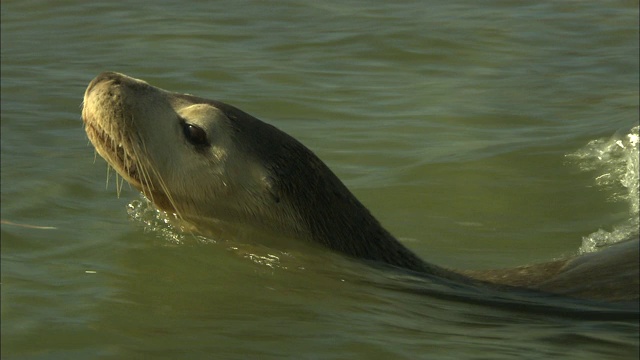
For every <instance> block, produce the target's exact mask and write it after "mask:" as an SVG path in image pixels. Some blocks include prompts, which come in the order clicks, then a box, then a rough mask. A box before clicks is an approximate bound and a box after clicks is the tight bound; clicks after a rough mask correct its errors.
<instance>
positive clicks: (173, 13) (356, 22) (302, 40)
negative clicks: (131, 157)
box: [1, 0, 639, 359]
mask: <svg viewBox="0 0 640 360" xmlns="http://www.w3.org/2000/svg"><path fill="white" fill-rule="evenodd" d="M1 13H2V19H1V20H2V21H1V26H2V28H1V36H2V39H1V40H2V74H1V75H2V82H1V85H2V107H1V120H2V122H1V126H2V128H1V131H2V162H1V163H2V172H1V176H2V203H1V204H2V220H3V224H2V242H1V244H2V356H3V357H7V358H14V359H15V358H24V359H40V358H42V359H45V358H46V359H88V358H114V359H127V358H130V359H137V358H144V357H154V358H189V359H196V358H207V359H209V358H229V359H233V358H238V359H245V358H261V359H268V358H294V359H299V358H362V359H376V358H379V359H390V358H406V359H416V358H429V359H432V358H441V359H447V358H451V359H464V358H491V359H502V358H536V359H537V358H543V357H544V358H584V359H603V358H608V359H612V358H637V355H638V351H639V341H638V332H639V326H638V319H637V315H636V316H635V317H633V316H630V317H629V318H628V319H627V318H624V317H622V318H621V317H613V316H612V317H611V318H607V317H589V316H584V317H583V318H581V317H580V316H563V314H562V313H558V312H557V311H549V312H548V313H545V312H544V311H526V310H515V309H509V308H504V307H499V306H488V305H482V304H473V303H469V302H465V301H457V300H454V299H447V298H443V297H438V296H431V295H428V294H420V293H416V292H411V291H403V290H402V289H403V286H404V285H406V284H405V282H406V281H407V280H406V279H401V278H397V277H396V275H395V274H390V273H388V272H384V271H380V269H375V268H371V267H369V266H367V265H365V264H361V263H358V262H357V261H353V260H350V259H345V258H343V257H341V256H338V255H335V254H331V253H328V252H326V251H324V250H322V249H319V248H317V247H313V246H310V245H304V244H291V248H284V249H283V248H277V249H275V248H270V247H267V246H263V245H261V244H255V243H239V242H234V241H233V239H203V238H194V237H193V236H191V235H185V234H181V233H179V232H176V230H175V229H172V228H170V227H169V226H167V225H166V224H164V223H163V222H162V218H161V217H159V216H158V215H157V214H156V213H155V212H154V211H153V210H151V209H148V208H147V207H145V205H144V203H143V202H140V201H142V200H140V198H139V195H138V194H137V193H136V191H135V190H132V189H130V188H129V187H128V186H126V185H125V186H124V187H123V191H122V192H121V194H120V197H117V196H116V190H115V185H114V179H113V178H111V181H110V182H109V185H108V186H107V188H106V189H105V179H106V170H105V169H106V166H105V164H104V161H103V160H102V159H100V158H97V159H96V158H95V155H94V152H93V149H92V147H91V146H90V145H89V144H88V140H87V138H86V136H85V134H84V132H83V129H82V123H81V120H80V104H81V101H82V95H83V92H84V89H85V87H86V86H87V84H88V83H89V81H90V80H91V79H92V78H93V77H94V76H96V75H97V74H98V73H100V72H102V71H105V70H113V71H119V72H123V73H126V74H129V75H132V76H135V77H138V78H142V79H145V80H147V81H148V82H150V83H152V84H154V85H157V86H160V87H163V88H167V89H170V90H172V91H179V92H188V93H192V94H196V95H199V96H203V97H209V98H214V99H218V100H222V101H225V102H228V103H231V104H233V105H235V106H237V107H239V108H241V109H243V110H245V111H247V112H249V113H251V114H253V115H255V116H257V117H259V118H261V119H263V120H265V121H267V122H269V123H271V124H274V125H275V126H277V127H279V128H280V129H282V130H284V131H286V132H288V133H289V134H291V135H293V136H295V137H296V138H298V139H299V140H300V141H302V142H303V143H304V144H306V145H307V146H308V147H310V148H311V149H312V150H313V151H314V152H316V153H317V154H318V156H320V158H322V159H323V160H324V161H325V162H326V163H327V164H328V165H329V166H330V167H331V168H332V169H333V170H334V171H335V172H336V174H337V175H338V176H339V177H340V178H341V179H342V180H343V181H344V182H345V184H346V185H347V186H348V187H349V188H350V189H351V190H352V191H353V192H354V193H355V194H356V196H357V197H358V198H359V199H360V200H361V201H362V202H363V203H364V204H365V205H366V206H367V207H368V208H369V209H370V210H371V211H372V213H374V214H375V215H376V217H377V218H378V219H379V220H380V221H381V222H382V223H383V224H384V226H385V227H386V228H388V229H389V230H390V231H391V232H392V233H393V234H395V235H396V236H397V237H399V238H400V239H401V241H403V242H404V243H405V244H406V245H407V246H408V247H409V248H411V249H412V250H414V251H415V252H416V253H417V254H419V255H420V256H421V257H422V258H424V259H426V260H428V261H430V262H434V263H437V264H440V265H444V266H449V267H453V268H467V269H478V268H495V267H507V266H516V265H521V264H525V263H532V262H538V261H548V260H550V259H554V258H558V257H561V256H565V255H572V254H576V253H578V252H580V251H582V252H584V251H598V247H601V246H603V245H606V244H608V243H613V242H617V241H620V240H622V239H624V238H629V237H636V238H637V236H638V233H637V228H638V224H637V217H638V193H637V191H638V165H637V164H638V158H637V151H638V149H637V146H638V145H637V144H638V142H637V141H638V140H637V136H638V130H637V126H638V109H639V104H638V98H639V94H638V87H639V80H638V67H639V61H638V51H639V49H638V5H637V3H632V2H628V1H607V2H582V1H555V0H554V1H538V2H535V3H529V2H524V3H523V2H517V1H485V2H482V3H478V2H475V1H430V2H429V3H425V2H422V1H402V2H395V3H393V4H391V3H389V2H385V1H368V2H364V1H323V2H315V1H299V0H291V1H278V2H260V1H253V0H247V1H218V2H215V3H210V2H205V1H196V2H192V3H189V4H188V5H185V3H184V2H178V1H155V2H153V3H147V4H145V5H143V6H136V5H134V4H131V3H130V2H127V1H110V2H104V3H95V2H89V3H87V2H79V1H64V2H59V3H58V4H56V3H54V2H48V1H3V2H2V10H1ZM634 127H635V129H634ZM634 136H635V137H634ZM16 224H20V225H16ZM398 284H404V285H403V286H399V285H398ZM405 290H406V288H405ZM432 290H433V289H432ZM436 290H437V289H436ZM575 306H576V307H577V308H578V310H577V311H578V313H580V312H579V305H577V304H576V305H575ZM570 308H571V304H569V305H568V307H567V311H568V312H571V311H570ZM636 314H637V313H636Z"/></svg>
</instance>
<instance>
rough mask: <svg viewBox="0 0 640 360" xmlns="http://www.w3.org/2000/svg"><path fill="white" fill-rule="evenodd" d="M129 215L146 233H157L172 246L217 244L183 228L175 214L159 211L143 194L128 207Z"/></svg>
mask: <svg viewBox="0 0 640 360" xmlns="http://www.w3.org/2000/svg"><path fill="white" fill-rule="evenodd" d="M127 213H128V214H129V217H130V218H131V219H132V220H134V221H135V222H138V223H140V224H142V227H143V229H144V231H145V232H150V233H155V234H157V236H158V237H159V238H160V239H163V240H166V241H168V242H169V243H172V244H176V245H178V244H183V243H185V242H188V241H189V240H192V239H195V240H196V241H197V242H201V243H209V242H215V241H214V240H212V239H208V238H206V237H203V236H199V235H194V234H192V233H191V232H190V231H188V230H186V229H184V228H182V227H181V226H180V225H179V224H180V222H179V221H178V219H177V217H176V215H175V214H168V213H166V212H164V211H162V210H158V209H157V208H156V207H155V206H154V205H153V203H151V201H149V199H147V198H146V197H145V196H144V195H143V194H142V193H141V194H140V198H139V200H133V201H131V202H130V203H129V205H127ZM172 217H173V218H172Z"/></svg>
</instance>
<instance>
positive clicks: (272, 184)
mask: <svg viewBox="0 0 640 360" xmlns="http://www.w3.org/2000/svg"><path fill="white" fill-rule="evenodd" d="M262 181H263V183H264V187H265V189H266V190H267V191H268V192H269V195H270V197H271V200H273V202H275V203H276V204H278V203H280V187H279V186H278V182H277V181H276V180H275V179H274V178H273V177H271V176H265V177H263V178H262Z"/></svg>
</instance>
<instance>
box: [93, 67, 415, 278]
mask: <svg viewBox="0 0 640 360" xmlns="http://www.w3.org/2000/svg"><path fill="white" fill-rule="evenodd" d="M82 118H83V121H84V124H85V130H86V132H87V134H88V137H89V139H90V141H91V142H92V143H93V145H94V146H95V148H96V151H97V152H98V154H100V155H101V156H102V157H103V158H104V159H105V160H106V161H107V162H108V163H109V164H110V165H111V166H112V167H113V168H114V169H115V170H116V171H117V172H118V173H119V174H120V175H121V176H122V177H123V178H124V179H125V180H126V181H128V182H129V183H131V184H132V185H133V186H134V187H135V188H137V189H138V190H140V191H142V192H143V193H144V194H145V195H146V196H147V198H149V199H150V200H151V201H152V202H153V203H154V204H155V205H156V206H157V207H158V208H160V209H162V210H165V211H167V212H170V213H175V214H177V216H178V218H180V219H182V220H185V221H186V222H187V223H188V225H190V227H189V229H192V228H195V230H196V231H197V232H200V233H202V234H204V235H213V236H219V235H225V234H229V231H232V232H233V233H231V234H229V235H231V236H235V235H237V234H238V231H237V230H238V229H239V230H240V231H244V230H247V229H248V230H256V231H257V232H258V233H260V234H267V235H268V234H272V235H276V237H278V238H280V237H285V238H296V239H302V240H311V241H314V242H316V243H320V244H322V245H325V246H327V247H329V248H331V249H333V250H336V251H339V252H342V253H345V254H347V255H350V256H354V257H357V258H363V259H369V260H376V261H383V262H386V263H389V264H392V265H395V266H402V267H405V268H409V269H414V270H424V269H425V266H426V265H425V264H424V262H422V260H420V259H419V258H418V257H416V256H415V255H414V254H413V253H411V252H410V251H409V250H408V249H406V248H405V247H403V246H402V245H401V244H400V243H399V242H398V241H397V240H396V239H395V238H394V237H393V236H392V235H391V234H389V233H388V232H387V231H386V230H385V229H384V228H382V226H381V225H380V223H379V222H378V221H377V220H376V219H375V218H374V217H373V216H372V215H371V213H370V212H369V211H368V210H367V209H366V208H365V207H364V205H362V204H361V203H360V202H359V201H358V200H357V199H356V198H355V196H353V194H352V193H351V192H350V191H349V190H348V189H347V188H346V186H344V184H343V183H342V182H341V181H340V180H339V179H338V178H337V176H335V174H334V173H333V172H332V171H331V170H330V169H329V168H328V167H327V166H326V165H325V164H324V163H323V162H322V161H321V160H320V159H319V158H318V157H317V156H316V155H315V154H314V153H313V152H312V151H311V150H309V149H308V148H306V147H305V146H304V145H302V144H301V143H300V142H298V141H297V140H296V139H294V138H293V137H291V136H289V135H288V134H286V133H284V132H283V131H280V130H278V129H277V128H275V127H274V126H272V125H269V124H267V123H265V122H262V121H261V120H259V119H257V118H255V117H253V116H251V115H249V114H247V113H245V112H243V111H241V110H239V109H237V108H235V107H233V106H231V105H228V104H225V103H222V102H219V101H215V100H210V99H205V98H200V97H196V96H192V95H187V94H179V93H174V92H169V91H166V90H163V89H160V88H157V87H154V86H151V85H149V84H148V83H146V82H144V81H142V80H137V79H134V78H131V77H129V76H126V75H123V74H118V73H114V72H105V73H102V74H100V75H98V76H97V77H96V78H95V79H93V80H92V81H91V83H90V84H89V86H88V87H87V90H86V92H85V94H84V102H83V109H82ZM254 233H255V232H254Z"/></svg>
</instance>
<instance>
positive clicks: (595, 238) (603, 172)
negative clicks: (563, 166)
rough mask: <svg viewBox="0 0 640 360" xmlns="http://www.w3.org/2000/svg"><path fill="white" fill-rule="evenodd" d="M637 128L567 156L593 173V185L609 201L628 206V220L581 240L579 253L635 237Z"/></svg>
mask: <svg viewBox="0 0 640 360" xmlns="http://www.w3.org/2000/svg"><path fill="white" fill-rule="evenodd" d="M639 128H640V127H639V126H635V127H633V128H632V129H631V130H629V132H628V133H626V134H624V135H619V134H618V135H615V136H613V137H612V138H609V139H598V140H593V141H590V142H589V143H588V144H587V145H586V146H585V147H584V148H582V149H580V150H578V151H576V152H575V153H573V154H569V155H567V156H568V157H570V158H573V159H575V160H576V161H577V163H578V165H579V166H580V168H581V169H582V170H584V171H593V172H594V173H595V178H594V180H595V183H596V185H597V186H599V187H601V188H602V189H603V190H605V191H607V192H609V193H610V194H611V195H610V198H609V199H610V200H611V201H622V202H626V203H627V204H628V205H629V212H628V218H627V219H626V220H624V221H622V222H620V223H617V224H613V225H612V229H611V230H610V231H608V230H605V229H598V230H597V231H595V232H593V233H591V234H589V235H587V236H585V237H583V239H582V246H581V248H580V253H586V252H592V251H596V250H597V249H598V248H601V247H603V246H607V245H610V244H613V243H617V242H620V241H624V240H628V239H631V238H633V237H636V238H637V237H638V232H639V230H638V226H639V225H640V224H639V222H640V220H639V219H638V202H639V193H638V191H639V188H638V174H639V170H638V169H639V166H638V144H639V143H640V141H639V139H640V138H639V136H638V131H639Z"/></svg>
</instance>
